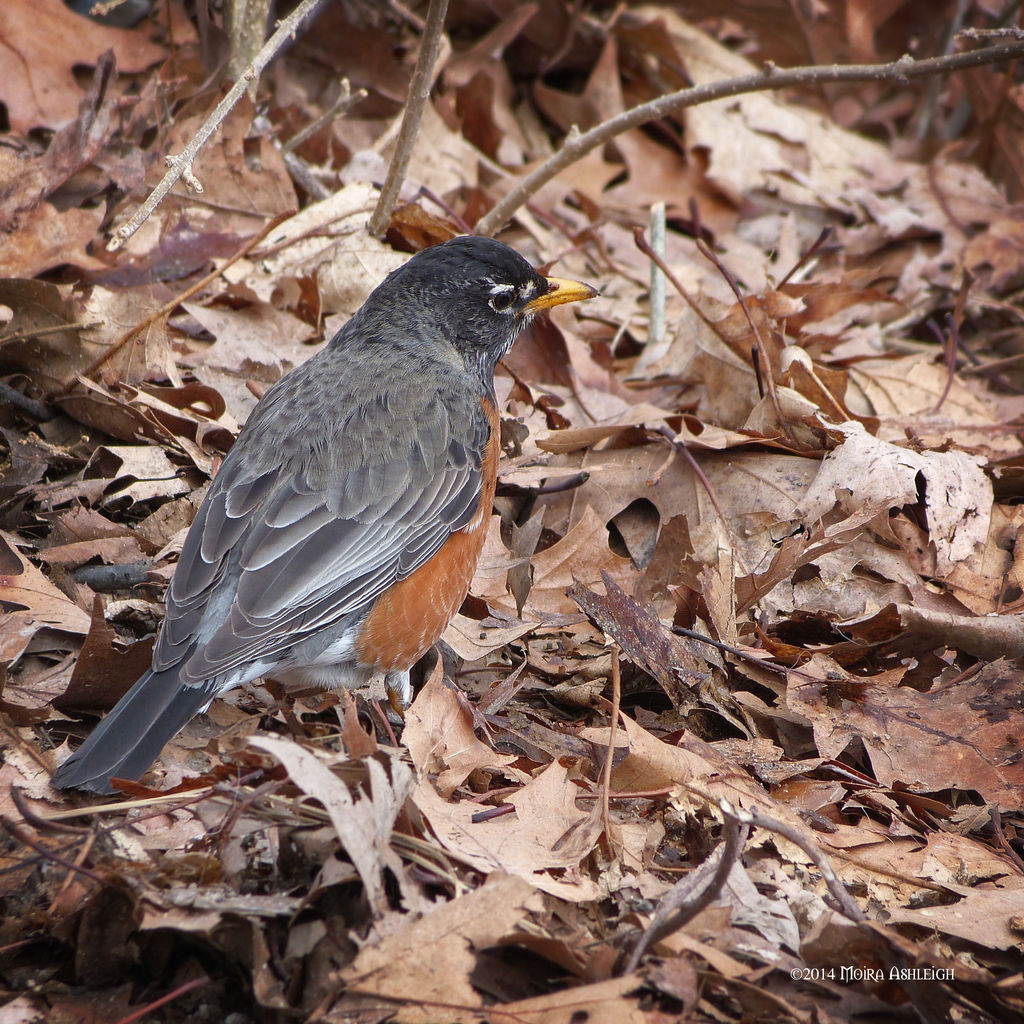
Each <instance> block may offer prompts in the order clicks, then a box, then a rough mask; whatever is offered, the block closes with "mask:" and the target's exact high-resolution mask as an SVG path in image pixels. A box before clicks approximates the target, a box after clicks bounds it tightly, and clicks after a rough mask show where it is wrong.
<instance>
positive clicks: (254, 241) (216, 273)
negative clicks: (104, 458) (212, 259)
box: [64, 210, 295, 392]
mask: <svg viewBox="0 0 1024 1024" xmlns="http://www.w3.org/2000/svg"><path fill="white" fill-rule="evenodd" d="M294 212H295V211H294V210H286V211H285V212H284V213H279V214H278V215H277V216H276V217H274V218H273V220H271V221H270V222H269V223H268V224H267V225H266V227H264V228H263V230H262V231H261V232H260V233H259V234H258V235H253V237H252V238H250V239H249V241H247V242H246V243H245V245H243V246H242V248H241V249H239V250H238V252H236V253H235V254H234V255H233V256H231V257H229V258H228V260H227V262H226V263H224V264H223V265H222V266H219V267H217V269H216V270H213V271H211V272H210V273H209V274H207V275H206V277H204V278H203V279H202V280H201V281H197V282H196V283H195V284H194V285H192V286H191V287H190V288H186V289H185V291H183V292H182V293H181V294H180V295H176V296H175V297H174V298H173V299H171V301H170V302H167V303H165V304H164V305H163V306H161V307H160V308H159V309H158V310H157V311H156V312H155V313H153V314H151V315H150V316H148V317H147V318H146V319H145V320H143V321H142V322H141V323H137V324H136V325H135V326H134V327H132V328H131V329H130V330H128V331H126V332H125V333H124V334H122V335H121V337H120V338H118V339H117V341H115V342H114V344H113V345H111V346H110V348H108V349H107V350H106V352H104V353H103V355H101V356H100V357H99V358H98V359H96V360H95V361H94V362H93V363H91V364H90V365H89V366H88V367H87V368H86V369H85V371H84V372H83V373H81V374H79V376H80V377H91V376H92V375H93V374H94V373H95V372H96V371H97V370H98V369H99V368H100V367H101V366H102V365H103V364H104V363H105V362H106V361H107V360H108V359H110V357H111V356H113V355H114V354H115V353H117V352H119V351H120V350H121V349H122V348H124V347H125V345H127V344H128V342H129V341H131V340H132V338H134V337H135V336H136V335H137V334H140V333H141V332H142V331H144V330H145V329H146V328H147V327H149V326H151V325H152V324H154V323H156V321H157V320H159V319H160V318H161V317H163V316H170V314H171V313H173V312H174V310H175V308H176V307H178V306H180V305H181V303H183V302H184V301H185V300H186V299H189V298H191V297H192V296H193V295H195V293H196V292H198V291H201V290H202V289H203V288H205V287H206V286H207V285H208V284H209V283H210V282H211V281H215V280H216V279H217V278H218V277H220V275H221V274H223V273H224V271H225V270H227V269H228V267H230V266H231V265H232V264H233V263H237V262H238V261H239V260H240V259H241V258H242V257H243V256H245V255H247V254H248V253H250V252H252V250H253V249H255V248H256V246H257V245H259V244H260V242H262V241H263V239H264V238H266V237H267V235H269V234H270V232H271V231H273V230H274V228H276V227H277V226H278V224H280V223H281V222H282V221H285V220H287V219H288V218H289V217H291V216H293V214H294ZM75 379H76V380H77V379H78V378H77V377H76V378H75ZM74 383H75V381H72V382H71V383H70V384H69V385H68V386H67V387H66V388H65V389H64V390H65V392H68V391H70V390H71V388H72V387H73V386H74Z"/></svg>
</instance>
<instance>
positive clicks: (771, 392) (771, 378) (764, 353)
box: [690, 200, 796, 442]
mask: <svg viewBox="0 0 1024 1024" xmlns="http://www.w3.org/2000/svg"><path fill="white" fill-rule="evenodd" d="M690 210H691V215H692V216H693V219H694V221H695V222H696V223H697V225H698V230H697V232H696V233H695V234H694V238H693V240H694V242H695V243H696V244H697V251H698V252H699V253H700V254H701V256H703V257H704V259H706V260H707V261H708V262H709V263H710V264H711V265H712V266H713V267H714V268H715V269H716V270H717V271H718V272H719V274H721V275H722V278H723V280H724V281H725V283H726V284H727V285H728V286H729V288H730V289H732V293H733V295H735V296H736V301H737V302H738V303H739V305H740V309H741V310H743V315H744V316H745V317H746V318H747V326H748V327H749V328H750V331H751V333H752V334H753V335H754V341H755V342H756V343H757V347H756V349H755V351H757V352H758V353H759V354H760V358H761V360H762V362H763V363H764V368H765V374H764V379H765V381H766V382H767V384H768V397H769V398H770V399H771V403H772V408H773V409H774V410H775V418H776V419H777V420H778V422H779V426H780V427H782V429H783V430H784V431H785V432H786V436H787V437H788V438H789V440H790V441H793V442H795V441H796V438H795V437H794V436H793V431H792V429H791V428H790V426H789V421H788V419H787V418H786V415H785V414H784V413H783V411H782V405H781V403H780V402H779V392H778V389H777V388H776V386H775V371H774V367H773V365H772V360H771V357H770V356H769V354H768V346H767V344H766V343H765V340H764V338H763V337H762V335H761V330H760V328H759V327H758V326H757V324H756V323H755V322H754V318H753V317H752V316H751V315H750V307H749V306H748V305H747V300H746V299H745V298H744V297H743V292H741V291H740V286H739V285H738V284H737V283H736V278H734V277H733V276H732V273H731V272H730V271H729V268H728V267H727V266H726V265H725V264H724V263H723V262H722V261H721V260H720V259H719V258H718V256H716V255H715V253H713V252H712V251H711V247H710V246H709V245H708V244H707V242H705V241H704V239H703V238H701V237H700V230H699V227H700V224H699V221H697V204H696V203H695V202H693V201H692V200H691V203H690Z"/></svg>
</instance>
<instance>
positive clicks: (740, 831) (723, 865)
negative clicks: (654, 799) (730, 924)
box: [623, 814, 750, 974]
mask: <svg viewBox="0 0 1024 1024" xmlns="http://www.w3.org/2000/svg"><path fill="white" fill-rule="evenodd" d="M749 831H750V827H749V825H747V824H742V825H741V824H740V822H739V821H738V820H737V819H736V818H735V817H733V815H731V814H726V815H725V816H724V822H723V825H722V842H721V843H720V844H719V846H718V849H717V850H715V852H714V853H713V854H712V855H711V856H710V857H708V859H707V860H706V861H704V863H703V864H701V866H700V867H699V868H697V869H696V870H695V871H692V872H690V874H688V875H687V876H686V877H685V878H682V879H680V880H679V881H678V882H676V884H675V885H674V886H672V888H671V889H669V891H668V892H667V893H666V894H665V895H664V897H662V900H661V902H660V903H659V904H658V909H657V910H656V911H655V914H654V917H653V918H652V919H651V923H650V924H649V925H648V926H647V930H646V931H645V932H644V933H643V934H642V935H641V936H640V938H639V939H638V940H637V943H636V945H635V946H634V947H633V951H632V952H631V953H630V954H629V960H627V961H626V967H625V970H624V971H623V973H624V974H632V973H633V972H634V971H635V970H636V969H637V967H639V966H640V960H641V958H642V957H643V955H644V953H646V952H647V950H649V949H650V948H651V946H653V945H654V944H655V943H656V942H660V941H661V940H662V939H663V938H665V936H666V935H671V934H672V933H673V932H677V931H679V929H680V928H682V927H683V925H684V924H686V923H687V921H692V920H693V919H694V918H695V917H696V916H697V915H698V914H699V913H700V912H701V911H702V910H703V909H704V908H705V907H707V906H710V905H711V902H712V900H714V898H715V897H716V896H717V895H718V894H719V893H720V892H721V891H722V887H723V886H724V885H725V882H726V879H727V878H728V877H729V872H730V871H732V866H733V864H735V863H736V859H737V858H738V857H739V855H740V853H741V851H742V850H743V846H744V844H745V843H746V841H747V835H748V833H749Z"/></svg>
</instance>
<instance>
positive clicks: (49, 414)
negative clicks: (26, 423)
mask: <svg viewBox="0 0 1024 1024" xmlns="http://www.w3.org/2000/svg"><path fill="white" fill-rule="evenodd" d="M0 400H2V401H4V402H10V403H11V405H13V406H16V407H17V408H19V409H21V410H22V411H23V412H27V413H28V414H29V416H31V417H32V418H33V419H37V420H40V421H43V422H45V421H46V420H52V419H53V411H52V410H51V409H48V408H47V407H46V406H45V405H43V404H42V403H41V402H37V401H36V400H35V399H34V398H29V397H28V395H23V394H22V393H21V392H20V391H19V390H18V389H17V388H12V387H11V385H10V384H5V383H4V382H3V381H2V380H0Z"/></svg>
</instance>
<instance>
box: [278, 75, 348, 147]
mask: <svg viewBox="0 0 1024 1024" xmlns="http://www.w3.org/2000/svg"><path fill="white" fill-rule="evenodd" d="M367 95H368V93H367V91H366V90H365V89H356V91H355V92H353V91H352V84H351V82H349V80H348V79H347V78H343V79H342V80H341V91H340V92H339V93H338V98H337V99H336V100H335V101H334V102H333V103H332V104H331V107H330V109H329V110H327V111H325V112H324V113H322V114H321V115H320V116H319V117H318V118H317V119H316V120H315V121H310V123H309V124H307V125H306V127H305V128H300V129H299V130H298V131H297V132H296V133H295V134H294V135H293V136H292V137H291V138H290V139H289V140H288V141H287V142H286V143H285V144H284V145H283V146H282V147H281V149H282V151H283V152H285V153H292V152H294V151H295V150H296V149H297V148H298V147H299V146H301V145H302V144H303V143H304V142H305V141H306V139H308V138H310V137H311V136H313V135H316V133H317V132H318V131H320V129H321V128H326V127H327V125H329V124H331V123H332V122H334V121H337V119H338V118H339V117H341V115H342V114H344V113H345V112H346V111H347V110H348V108H349V107H351V106H354V105H355V104H356V103H358V102H359V101H360V100H364V99H366V97H367Z"/></svg>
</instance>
